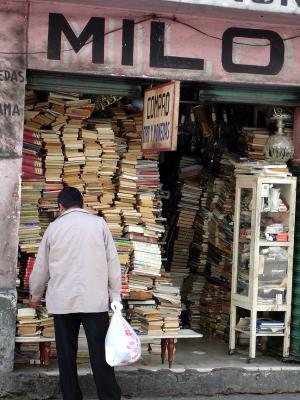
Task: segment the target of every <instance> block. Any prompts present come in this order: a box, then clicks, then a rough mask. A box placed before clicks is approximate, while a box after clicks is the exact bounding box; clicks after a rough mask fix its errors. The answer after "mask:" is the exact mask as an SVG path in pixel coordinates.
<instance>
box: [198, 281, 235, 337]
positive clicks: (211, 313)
mask: <svg viewBox="0 0 300 400" xmlns="http://www.w3.org/2000/svg"><path fill="white" fill-rule="evenodd" d="M229 320H230V288H229V287H225V286H223V285H220V284H215V283H211V282H206V284H205V286H204V289H203V292H202V295H201V297H200V331H202V332H208V333H209V334H211V335H215V336H219V337H223V335H224V331H225V329H226V328H228V326H229Z"/></svg>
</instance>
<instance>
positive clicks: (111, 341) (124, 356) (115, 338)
mask: <svg viewBox="0 0 300 400" xmlns="http://www.w3.org/2000/svg"><path fill="white" fill-rule="evenodd" d="M111 308H112V310H113V312H114V313H113V316H112V318H111V321H110V325H109V328H108V331H107V334H106V338H105V359H106V362H107V363H108V364H109V365H110V366H111V367H116V366H120V365H128V364H131V363H134V362H136V361H137V360H138V359H139V358H140V356H141V341H140V338H139V337H138V336H137V334H136V333H135V332H134V330H133V329H132V327H131V326H130V325H129V323H128V322H127V321H126V320H125V319H124V318H123V317H122V313H121V310H122V308H123V306H122V304H121V303H119V302H112V304H111Z"/></svg>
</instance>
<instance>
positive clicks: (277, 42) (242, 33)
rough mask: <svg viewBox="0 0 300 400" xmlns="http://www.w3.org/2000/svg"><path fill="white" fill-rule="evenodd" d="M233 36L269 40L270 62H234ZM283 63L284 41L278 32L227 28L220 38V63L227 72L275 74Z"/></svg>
mask: <svg viewBox="0 0 300 400" xmlns="http://www.w3.org/2000/svg"><path fill="white" fill-rule="evenodd" d="M235 37H243V38H256V39H267V40H269V42H270V46H269V48H270V62H269V64H268V65H266V66H261V65H249V64H235V63H234V62H233V61H232V53H233V39H234V38H235ZM283 63H284V43H283V40H282V38H281V37H280V36H279V35H278V33H276V32H273V31H269V30H264V29H246V28H229V29H227V30H226V31H225V32H224V34H223V38H222V64H223V68H224V69H225V71H227V72H235V73H242V74H262V75H277V74H278V73H279V72H280V71H281V69H282V66H283Z"/></svg>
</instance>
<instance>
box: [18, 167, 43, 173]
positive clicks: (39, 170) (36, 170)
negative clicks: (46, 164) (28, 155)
mask: <svg viewBox="0 0 300 400" xmlns="http://www.w3.org/2000/svg"><path fill="white" fill-rule="evenodd" d="M22 170H23V172H24V173H26V174H33V175H43V168H37V167H34V166H30V165H23V167H22Z"/></svg>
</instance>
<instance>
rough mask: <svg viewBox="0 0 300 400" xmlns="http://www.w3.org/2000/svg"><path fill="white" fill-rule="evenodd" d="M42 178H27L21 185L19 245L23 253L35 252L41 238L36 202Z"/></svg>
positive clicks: (42, 182)
mask: <svg viewBox="0 0 300 400" xmlns="http://www.w3.org/2000/svg"><path fill="white" fill-rule="evenodd" d="M43 185H44V180H43V178H38V179H30V180H29V179H27V180H23V181H22V185H21V215H20V225H19V232H18V235H19V246H20V250H21V251H22V252H25V253H37V251H38V248H39V244H40V242H41V240H42V237H41V225H40V220H39V212H38V202H39V200H40V197H41V191H42V189H43Z"/></svg>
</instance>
